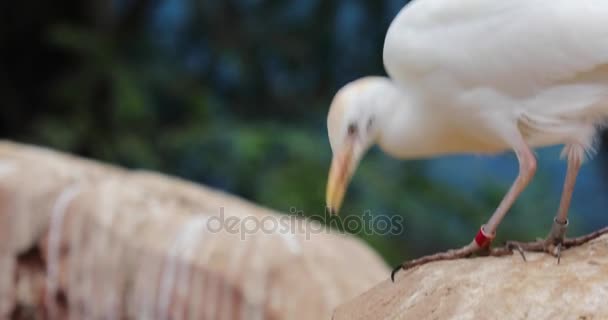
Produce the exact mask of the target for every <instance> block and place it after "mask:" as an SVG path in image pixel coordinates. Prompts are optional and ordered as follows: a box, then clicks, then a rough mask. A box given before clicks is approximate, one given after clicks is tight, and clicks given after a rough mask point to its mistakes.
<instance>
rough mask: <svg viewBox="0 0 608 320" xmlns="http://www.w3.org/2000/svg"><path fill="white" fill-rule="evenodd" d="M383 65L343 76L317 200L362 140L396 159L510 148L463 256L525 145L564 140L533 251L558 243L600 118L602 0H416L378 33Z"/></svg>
mask: <svg viewBox="0 0 608 320" xmlns="http://www.w3.org/2000/svg"><path fill="white" fill-rule="evenodd" d="M384 64H385V67H386V71H387V73H388V74H389V76H390V77H391V79H388V78H382V77H367V78H363V79H360V80H357V81H354V82H353V83H351V84H348V85H347V86H345V87H344V88H342V89H341V90H340V91H339V92H338V93H337V94H336V97H335V98H334V101H333V102H332V106H331V108H330V112H329V116H328V130H329V139H330V143H331V146H332V151H333V153H334V160H333V162H332V168H331V170H330V176H329V181H328V188H327V204H328V207H329V208H330V209H331V210H332V211H334V212H335V211H337V210H338V209H339V207H340V204H341V202H342V199H343V196H344V192H345V188H346V186H347V184H348V182H349V180H350V178H351V176H352V174H353V173H354V170H355V168H356V166H357V164H358V162H359V160H360V159H361V158H362V156H363V154H364V153H365V151H366V150H367V149H368V148H369V147H370V146H371V145H373V144H379V145H380V147H381V148H382V149H383V150H384V151H386V152H387V153H389V154H391V155H393V156H396V157H399V158H404V159H409V158H421V157H433V156H439V155H443V154H451V153H482V154H483V153H496V152H502V151H507V150H513V151H515V153H516V154H517V156H518V160H519V163H520V174H519V176H518V177H517V179H516V180H515V182H514V184H513V186H512V187H511V189H510V190H509V192H508V193H507V195H506V196H505V198H504V199H503V201H502V202H501V204H500V205H499V206H498V208H497V209H496V212H495V213H494V214H493V215H492V217H491V218H490V220H489V221H488V223H486V224H485V225H484V226H483V227H482V229H481V230H480V234H479V235H478V238H479V239H481V240H479V239H477V238H476V240H475V241H473V242H472V243H471V244H470V245H469V246H466V247H464V248H463V249H461V250H460V251H458V252H459V254H458V255H456V256H463V255H465V254H470V253H471V252H474V251H477V250H479V249H480V248H482V247H484V246H486V245H488V244H489V242H490V241H491V239H492V238H493V236H494V234H495V231H496V229H497V227H498V225H499V224H500V222H501V221H502V219H503V218H504V216H505V214H506V213H507V211H508V209H509V208H510V207H511V205H512V204H513V202H514V201H515V199H516V198H517V197H518V196H519V194H520V193H521V192H522V191H523V189H524V188H525V187H526V186H527V184H528V183H529V181H530V180H531V179H532V177H533V176H534V173H535V171H536V159H535V157H534V154H533V152H532V151H531V149H532V148H534V147H539V146H547V145H555V144H563V145H565V148H564V155H565V156H566V158H567V160H568V174H567V178H566V181H565V184H564V192H563V195H562V201H561V203H560V207H559V210H558V214H557V216H556V219H555V226H554V229H555V230H553V231H552V232H551V234H550V236H549V237H548V239H547V241H546V242H543V247H542V250H544V251H549V249H547V246H548V245H547V244H548V243H550V244H552V245H557V244H559V246H560V247H561V245H562V243H564V235H563V233H565V228H566V226H567V221H568V220H567V212H568V207H569V204H570V198H571V194H572V189H573V188H574V182H575V180H576V175H577V173H578V170H579V167H580V164H581V163H582V161H583V160H584V157H585V153H588V152H590V151H591V150H592V148H593V140H594V137H595V136H596V133H597V131H598V128H599V127H600V126H602V125H603V124H604V123H605V122H606V120H607V119H608V2H607V1H605V0H459V1H454V0H415V1H412V2H411V3H410V4H409V5H408V6H406V7H405V8H404V9H403V10H402V11H401V12H400V13H399V14H398V16H397V17H396V18H395V20H394V21H393V23H392V24H391V26H390V28H389V30H388V32H387V35H386V41H385V46H384ZM484 239H485V240H484ZM486 240H487V241H486ZM530 248H532V247H530ZM453 256H454V255H450V257H453ZM442 257H443V258H445V257H444V256H442Z"/></svg>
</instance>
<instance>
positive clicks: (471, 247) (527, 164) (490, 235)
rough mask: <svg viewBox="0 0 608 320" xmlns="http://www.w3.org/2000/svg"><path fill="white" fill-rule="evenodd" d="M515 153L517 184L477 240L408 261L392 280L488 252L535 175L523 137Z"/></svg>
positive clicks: (531, 155)
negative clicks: (418, 268) (420, 268)
mask: <svg viewBox="0 0 608 320" xmlns="http://www.w3.org/2000/svg"><path fill="white" fill-rule="evenodd" d="M515 153H516V155H517V159H518V160H519V175H518V176H517V179H515V182H513V185H512V186H511V188H510V189H509V192H507V194H506V195H505V197H504V198H503V200H502V201H501V203H500V205H499V206H498V208H497V209H496V211H494V214H492V216H491V217H490V220H488V222H487V223H486V224H485V225H483V226H482V227H481V229H480V230H479V233H478V234H477V236H476V237H475V239H474V240H473V241H472V242H471V243H469V244H468V245H466V246H464V247H462V248H460V249H455V250H449V251H447V252H441V253H437V254H433V255H429V256H425V257H422V258H418V259H415V260H412V261H406V262H404V263H403V264H401V265H399V266H398V267H396V268H395V269H394V270H393V273H392V274H391V279H393V280H394V276H395V273H396V272H397V271H399V270H402V269H403V270H407V269H411V268H413V267H416V266H419V265H423V264H426V263H429V262H434V261H441V260H454V259H460V258H465V257H468V256H470V255H472V254H473V253H475V252H479V251H481V250H488V249H489V246H490V243H491V242H492V239H494V236H495V235H496V229H497V228H498V225H499V224H500V222H501V221H502V220H503V218H504V217H505V215H506V214H507V212H508V211H509V209H510V208H511V206H512V205H513V203H514V202H515V200H517V197H519V195H520V194H521V193H522V191H523V190H524V189H525V188H526V186H527V185H528V184H529V183H530V181H531V180H532V178H533V177H534V174H535V173H536V158H535V157H534V153H533V152H532V150H531V149H530V147H529V146H528V145H527V144H526V142H525V141H524V140H523V138H521V137H519V139H518V144H517V146H516V148H515ZM489 253H490V254H492V255H495V256H500V255H506V254H511V253H512V251H511V249H510V248H500V249H492V250H490V252H489Z"/></svg>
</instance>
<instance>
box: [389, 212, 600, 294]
mask: <svg viewBox="0 0 608 320" xmlns="http://www.w3.org/2000/svg"><path fill="white" fill-rule="evenodd" d="M567 227H568V222H566V223H564V224H560V223H559V222H554V224H553V228H552V229H551V232H550V233H549V236H547V238H546V239H540V240H536V241H533V242H517V241H508V242H507V243H506V244H505V246H503V247H498V248H492V247H491V246H490V243H489V242H488V243H487V245H484V246H479V245H478V244H477V242H476V241H473V242H471V243H470V244H468V245H466V246H464V247H462V248H460V249H453V250H448V251H445V252H440V253H436V254H432V255H428V256H424V257H421V258H418V259H414V260H410V261H406V262H404V263H402V264H400V265H398V266H397V267H395V268H394V269H393V271H392V272H391V280H392V281H393V282H395V274H397V272H399V271H401V270H409V269H413V268H415V267H418V266H422V265H425V264H427V263H431V262H437V261H446V260H457V259H463V258H469V257H472V256H491V257H502V256H507V255H512V254H513V252H514V251H517V252H518V253H519V254H520V255H521V257H522V259H523V260H524V261H526V255H525V252H526V251H528V252H546V253H548V254H550V255H552V256H554V257H557V259H558V260H557V261H558V263H559V262H560V260H561V253H562V251H563V250H566V249H569V248H572V247H577V246H580V245H583V244H585V243H587V242H589V241H591V240H593V239H596V238H599V237H600V236H602V235H604V234H608V227H606V228H603V229H600V230H597V231H595V232H592V233H589V234H587V235H584V236H580V237H576V238H565V237H564V235H565V233H566V232H565V231H566V228H567Z"/></svg>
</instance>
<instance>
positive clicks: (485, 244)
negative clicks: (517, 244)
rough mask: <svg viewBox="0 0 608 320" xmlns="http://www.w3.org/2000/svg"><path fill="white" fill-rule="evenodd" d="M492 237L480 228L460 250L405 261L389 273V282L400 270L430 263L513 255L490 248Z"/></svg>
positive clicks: (505, 250) (505, 249)
mask: <svg viewBox="0 0 608 320" xmlns="http://www.w3.org/2000/svg"><path fill="white" fill-rule="evenodd" d="M494 236H495V235H488V234H486V233H485V231H484V230H483V226H482V227H481V229H480V230H479V232H478V233H477V236H476V237H475V239H474V240H473V241H472V242H471V243H469V244H468V245H466V246H464V247H462V248H460V249H453V250H448V251H445V252H440V253H436V254H432V255H428V256H424V257H421V258H418V259H414V260H411V261H406V262H404V263H402V264H400V265H398V266H397V267H395V268H394V269H393V272H391V280H392V281H393V282H395V274H396V273H397V272H399V271H400V270H409V269H412V268H414V267H418V266H421V265H425V264H427V263H431V262H436V261H445V260H457V259H462V258H468V257H471V256H474V255H478V256H495V257H498V256H505V255H510V254H513V250H511V249H509V248H507V247H503V248H491V246H490V244H491V242H492V240H493V239H494Z"/></svg>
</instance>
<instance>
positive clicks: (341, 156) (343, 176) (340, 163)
mask: <svg viewBox="0 0 608 320" xmlns="http://www.w3.org/2000/svg"><path fill="white" fill-rule="evenodd" d="M353 169H354V168H353V147H352V144H349V145H348V146H347V147H346V148H345V149H344V151H342V152H340V153H337V154H334V158H333V160H332V162H331V168H330V169H329V177H328V180H327V190H326V194H325V199H326V202H327V209H328V210H329V212H330V213H331V214H338V212H339V211H340V206H341V205H342V201H343V200H344V194H345V193H346V187H347V186H348V183H349V182H350V178H351V177H352V174H353Z"/></svg>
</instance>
